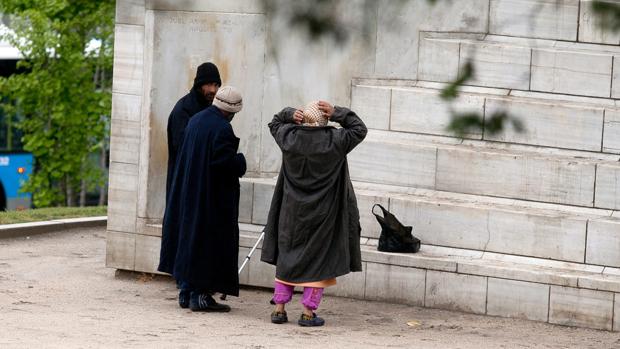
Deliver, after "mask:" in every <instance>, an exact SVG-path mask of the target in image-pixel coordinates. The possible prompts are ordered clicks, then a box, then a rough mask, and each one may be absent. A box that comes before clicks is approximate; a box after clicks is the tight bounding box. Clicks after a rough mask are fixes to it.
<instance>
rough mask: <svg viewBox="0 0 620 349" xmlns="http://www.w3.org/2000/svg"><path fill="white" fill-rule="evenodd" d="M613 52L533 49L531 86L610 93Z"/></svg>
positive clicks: (585, 93) (576, 92)
mask: <svg viewBox="0 0 620 349" xmlns="http://www.w3.org/2000/svg"><path fill="white" fill-rule="evenodd" d="M612 64H613V56H611V55H610V54H597V53H593V52H592V53H591V52H575V51H557V50H546V49H533V50H532V84H531V88H530V89H531V90H533V91H544V92H552V93H565V94H573V95H583V96H594V97H609V96H610V95H611V79H612V75H611V74H612Z"/></svg>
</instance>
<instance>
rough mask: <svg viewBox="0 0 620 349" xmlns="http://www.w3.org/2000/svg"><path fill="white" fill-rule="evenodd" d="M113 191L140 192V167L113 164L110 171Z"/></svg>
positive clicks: (118, 163) (110, 184)
mask: <svg viewBox="0 0 620 349" xmlns="http://www.w3.org/2000/svg"><path fill="white" fill-rule="evenodd" d="M109 178H110V179H109V184H108V186H109V188H110V189H111V190H123V191H130V192H137V191H138V166H137V165H134V164H125V163H121V162H111V163H110V170H109Z"/></svg>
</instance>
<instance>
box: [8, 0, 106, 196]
mask: <svg viewBox="0 0 620 349" xmlns="http://www.w3.org/2000/svg"><path fill="white" fill-rule="evenodd" d="M114 8H115V4H114V1H113V0H105V1H91V0H2V1H1V2H0V12H1V13H4V14H5V15H10V28H11V31H10V32H8V33H6V34H5V35H4V36H3V39H5V40H7V41H8V42H10V43H11V44H12V45H13V46H15V47H17V48H18V49H19V50H20V52H21V53H22V55H23V56H24V58H25V59H24V60H21V61H20V62H19V67H20V68H22V69H24V71H25V73H22V74H16V75H12V76H10V77H8V78H0V93H1V94H2V96H6V97H8V98H9V100H10V101H9V103H6V104H4V105H3V106H2V107H3V108H4V109H5V110H6V111H7V112H13V113H15V112H16V111H17V110H19V112H20V114H21V115H23V120H22V121H21V122H20V123H19V125H18V127H19V128H20V129H21V130H22V132H23V138H22V141H23V144H24V149H25V150H27V151H30V152H32V154H33V155H34V157H35V161H36V166H35V173H34V174H33V175H32V176H31V177H30V180H29V182H28V183H27V185H26V186H25V188H24V190H25V191H29V192H32V193H33V196H34V197H33V199H34V204H35V205H36V206H37V207H46V206H51V205H65V204H67V203H72V202H73V201H74V200H73V196H74V195H75V194H77V193H78V192H79V190H80V187H81V183H82V181H85V182H86V184H87V186H93V185H96V184H101V182H102V181H103V173H102V171H101V170H100V169H98V168H97V167H96V166H95V164H93V162H92V161H90V160H89V155H90V154H92V153H93V152H95V151H97V150H98V149H101V147H102V146H104V144H105V142H104V140H105V137H106V129H107V125H108V124H109V118H110V112H111V77H112V74H111V71H112V56H113V49H112V46H113V33H114ZM95 42H98V43H100V44H101V45H100V47H98V48H95V49H88V48H89V45H92V43H95Z"/></svg>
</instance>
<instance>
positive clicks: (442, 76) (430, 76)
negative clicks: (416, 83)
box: [418, 38, 460, 82]
mask: <svg viewBox="0 0 620 349" xmlns="http://www.w3.org/2000/svg"><path fill="white" fill-rule="evenodd" d="M459 52H460V43H459V42H458V41H456V40H454V41H450V40H433V39H432V38H423V39H422V40H421V41H420V53H419V54H420V56H419V57H418V79H419V80H426V81H439V82H451V81H454V80H456V78H457V76H458V73H459Z"/></svg>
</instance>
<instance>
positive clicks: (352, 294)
mask: <svg viewBox="0 0 620 349" xmlns="http://www.w3.org/2000/svg"><path fill="white" fill-rule="evenodd" d="M367 270H368V267H367V263H365V262H363V263H362V271H361V272H355V273H349V274H347V275H343V276H339V277H338V278H337V280H336V282H337V284H336V286H332V287H328V288H326V289H325V293H326V294H328V295H333V296H337V297H349V298H356V299H364V285H365V284H366V273H367Z"/></svg>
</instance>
